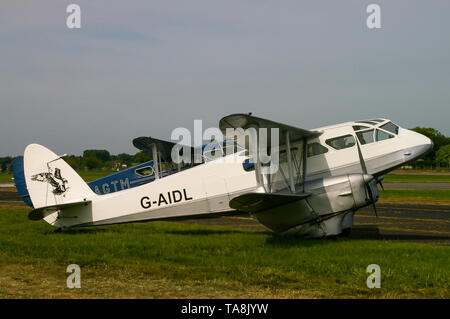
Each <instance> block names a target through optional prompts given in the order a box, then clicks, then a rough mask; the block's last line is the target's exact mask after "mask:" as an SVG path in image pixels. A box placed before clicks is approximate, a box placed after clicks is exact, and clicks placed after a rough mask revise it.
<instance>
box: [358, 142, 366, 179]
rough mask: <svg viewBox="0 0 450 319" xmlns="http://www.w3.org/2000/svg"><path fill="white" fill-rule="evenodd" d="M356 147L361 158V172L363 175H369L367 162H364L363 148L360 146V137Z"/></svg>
mask: <svg viewBox="0 0 450 319" xmlns="http://www.w3.org/2000/svg"><path fill="white" fill-rule="evenodd" d="M356 146H357V147H358V156H359V163H360V164H361V170H362V172H363V174H367V167H366V162H364V157H363V155H362V152H361V147H360V146H359V141H358V137H356Z"/></svg>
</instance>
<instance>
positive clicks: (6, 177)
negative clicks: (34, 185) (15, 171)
mask: <svg viewBox="0 0 450 319" xmlns="http://www.w3.org/2000/svg"><path fill="white" fill-rule="evenodd" d="M12 178H13V175H12V174H0V182H13V180H12Z"/></svg>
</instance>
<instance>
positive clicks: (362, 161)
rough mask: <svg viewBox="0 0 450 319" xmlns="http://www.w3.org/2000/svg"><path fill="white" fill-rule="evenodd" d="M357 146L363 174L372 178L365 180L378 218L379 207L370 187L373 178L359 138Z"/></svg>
mask: <svg viewBox="0 0 450 319" xmlns="http://www.w3.org/2000/svg"><path fill="white" fill-rule="evenodd" d="M356 146H357V147H358V156H359V163H360V164H361V169H362V172H363V174H364V175H366V176H371V178H369V179H368V180H366V178H364V180H365V181H366V185H367V189H368V193H369V198H370V201H371V202H372V207H373V211H374V212H375V216H376V217H377V218H378V212H377V207H376V206H375V199H374V195H373V192H372V187H370V185H369V183H370V181H371V180H372V179H373V176H372V175H369V174H368V173H367V167H366V162H365V161H364V157H363V155H362V152H361V147H360V145H359V141H358V138H357V139H356ZM380 183H381V181H380Z"/></svg>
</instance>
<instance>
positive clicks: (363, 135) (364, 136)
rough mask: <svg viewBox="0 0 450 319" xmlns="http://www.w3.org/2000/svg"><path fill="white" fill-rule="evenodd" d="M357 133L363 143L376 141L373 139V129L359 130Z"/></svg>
mask: <svg viewBox="0 0 450 319" xmlns="http://www.w3.org/2000/svg"><path fill="white" fill-rule="evenodd" d="M356 135H357V136H358V139H359V142H360V143H361V144H362V145H364V144H369V143H373V141H374V139H373V129H371V130H367V131H363V132H357V133H356Z"/></svg>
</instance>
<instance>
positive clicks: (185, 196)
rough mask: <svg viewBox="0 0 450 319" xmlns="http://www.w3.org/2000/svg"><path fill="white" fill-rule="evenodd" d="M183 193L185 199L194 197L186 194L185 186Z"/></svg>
mask: <svg viewBox="0 0 450 319" xmlns="http://www.w3.org/2000/svg"><path fill="white" fill-rule="evenodd" d="M183 193H184V200H191V199H192V197H188V196H187V195H186V188H183Z"/></svg>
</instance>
